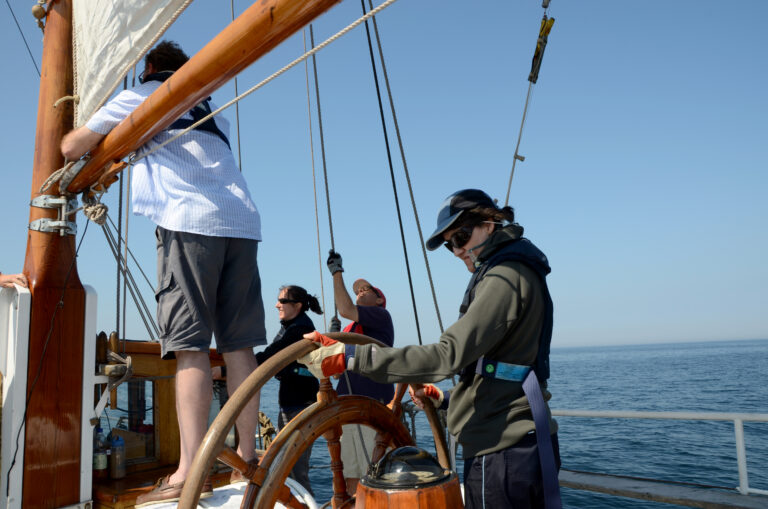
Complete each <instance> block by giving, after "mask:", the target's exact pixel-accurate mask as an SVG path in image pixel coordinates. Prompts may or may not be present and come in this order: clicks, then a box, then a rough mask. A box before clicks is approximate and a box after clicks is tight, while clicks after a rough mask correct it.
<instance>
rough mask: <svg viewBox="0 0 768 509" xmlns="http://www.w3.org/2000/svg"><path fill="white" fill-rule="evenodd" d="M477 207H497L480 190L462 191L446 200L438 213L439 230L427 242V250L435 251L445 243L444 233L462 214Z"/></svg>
mask: <svg viewBox="0 0 768 509" xmlns="http://www.w3.org/2000/svg"><path fill="white" fill-rule="evenodd" d="M477 207H493V208H498V207H496V203H494V201H493V200H492V199H491V197H490V196H488V195H487V194H485V193H484V192H483V191H481V190H479V189H462V190H461V191H456V192H455V193H453V194H452V195H450V196H449V197H448V198H446V199H445V201H444V202H443V204H442V205H441V206H440V212H438V213H437V228H436V229H435V231H434V232H433V233H432V235H430V236H429V239H428V240H427V249H429V250H430V251H434V250H435V249H437V248H438V247H440V246H441V245H442V243H443V233H445V232H446V231H447V230H449V229H450V228H451V227H452V226H454V224H455V223H456V222H457V220H458V219H459V217H460V216H461V214H462V213H463V212H465V211H467V210H472V209H474V208H477Z"/></svg>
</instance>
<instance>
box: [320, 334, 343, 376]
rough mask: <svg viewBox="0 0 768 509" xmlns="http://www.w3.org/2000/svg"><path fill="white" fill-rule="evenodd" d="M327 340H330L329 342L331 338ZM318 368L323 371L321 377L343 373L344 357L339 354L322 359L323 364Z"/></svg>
mask: <svg viewBox="0 0 768 509" xmlns="http://www.w3.org/2000/svg"><path fill="white" fill-rule="evenodd" d="M323 337H325V336H323ZM327 339H330V340H331V341H333V340H332V339H331V338H327ZM333 342H334V343H336V341H333ZM320 367H321V369H322V370H323V375H324V376H325V377H326V378H328V377H330V376H333V375H338V374H341V373H343V372H344V370H346V369H347V366H346V359H345V357H344V354H343V353H339V354H336V355H331V356H330V357H326V358H325V359H323V362H322V363H321V364H320Z"/></svg>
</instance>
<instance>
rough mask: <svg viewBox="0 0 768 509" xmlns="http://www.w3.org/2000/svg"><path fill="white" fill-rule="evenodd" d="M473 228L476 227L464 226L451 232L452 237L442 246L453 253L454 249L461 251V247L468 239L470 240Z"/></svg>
mask: <svg viewBox="0 0 768 509" xmlns="http://www.w3.org/2000/svg"><path fill="white" fill-rule="evenodd" d="M475 226H477V225H474V224H473V225H464V226H462V227H461V228H459V229H458V230H456V231H455V232H453V235H451V237H450V238H449V239H448V241H447V242H445V243H444V244H443V246H445V249H447V250H448V251H450V252H451V253H453V250H454V248H455V249H461V248H462V247H464V246H466V245H467V242H469V239H470V238H472V233H473V232H474V231H475Z"/></svg>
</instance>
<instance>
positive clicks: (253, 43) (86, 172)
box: [67, 0, 339, 193]
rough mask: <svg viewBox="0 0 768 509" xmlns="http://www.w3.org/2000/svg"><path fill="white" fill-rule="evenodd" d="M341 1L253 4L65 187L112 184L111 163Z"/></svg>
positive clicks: (79, 188)
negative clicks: (98, 182)
mask: <svg viewBox="0 0 768 509" xmlns="http://www.w3.org/2000/svg"><path fill="white" fill-rule="evenodd" d="M338 1H339V0H260V1H258V2H255V3H254V4H253V5H252V6H251V7H249V8H248V9H247V10H246V11H245V12H244V13H243V14H241V15H240V16H239V17H238V18H237V19H236V20H235V21H233V22H232V23H231V24H230V25H229V26H228V27H227V28H225V29H224V30H223V31H222V32H221V33H220V34H219V35H218V36H216V37H215V38H214V39H213V40H212V41H211V42H210V43H208V44H207V45H206V46H205V47H204V48H203V49H202V50H200V52H198V53H197V54H196V55H195V56H193V57H192V58H190V59H189V61H188V62H187V63H186V64H184V65H183V66H182V67H181V68H180V69H179V70H178V71H176V72H175V73H174V74H173V76H172V77H171V78H170V79H168V80H167V81H165V82H164V83H163V85H162V86H161V87H160V88H159V89H157V90H156V91H155V92H154V93H153V94H152V95H150V96H149V97H148V98H147V100H146V101H144V103H143V104H142V105H141V106H139V107H138V108H137V109H136V110H134V112H133V113H132V114H131V115H130V116H129V117H128V118H126V119H125V120H123V121H122V122H121V123H120V124H119V125H118V126H117V127H115V129H113V130H112V132H110V133H109V134H108V135H107V136H106V138H104V140H102V142H101V143H100V144H99V145H98V146H97V147H96V148H95V149H94V150H92V151H91V160H90V161H89V162H88V164H87V165H86V166H85V167H84V168H83V169H82V171H81V172H80V174H79V175H78V176H77V177H75V179H74V180H73V181H72V182H71V183H70V184H69V186H68V187H67V191H69V192H74V193H77V192H80V191H83V190H84V189H86V188H88V187H89V186H91V185H92V184H94V183H96V182H97V181H101V182H108V181H109V178H110V177H112V176H113V175H114V174H115V173H117V172H119V171H120V170H121V169H122V168H113V167H112V164H113V163H114V162H117V161H119V160H120V159H122V158H123V157H125V156H127V155H128V154H130V153H131V152H133V151H134V150H136V149H137V148H139V147H141V146H142V145H144V144H145V143H146V142H147V141H149V140H150V139H151V138H152V137H153V136H154V135H155V134H157V133H158V132H160V131H161V130H163V129H164V128H166V127H167V126H168V125H170V124H171V123H173V121H174V120H176V119H177V118H179V117H180V116H181V115H183V114H184V113H185V112H186V111H188V110H190V109H191V108H192V107H193V106H195V105H196V104H197V103H199V102H200V101H202V100H203V99H205V98H206V97H208V96H210V95H211V93H212V92H214V91H215V90H216V89H218V88H219V87H221V86H222V85H224V84H225V83H226V82H228V81H229V80H230V79H232V78H233V77H235V76H236V75H237V74H238V73H239V72H240V71H242V70H243V69H245V68H246V67H248V66H249V65H251V64H252V63H253V62H255V61H256V60H257V59H258V58H259V57H261V56H263V55H264V54H266V53H267V52H269V51H270V50H272V49H273V48H274V47H275V46H277V45H278V44H279V43H280V42H282V41H283V40H285V39H287V38H288V37H289V36H291V35H292V34H293V33H295V32H296V31H297V30H299V29H300V28H301V27H303V26H304V25H306V24H307V23H309V22H310V21H312V20H313V19H314V18H316V17H317V16H319V15H320V14H322V13H323V12H325V11H326V10H328V9H329V8H330V7H331V6H333V5H334V4H335V3H337V2H338Z"/></svg>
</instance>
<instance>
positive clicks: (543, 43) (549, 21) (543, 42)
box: [504, 0, 555, 207]
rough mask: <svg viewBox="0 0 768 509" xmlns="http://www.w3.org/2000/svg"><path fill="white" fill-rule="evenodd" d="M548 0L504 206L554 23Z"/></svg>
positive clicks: (518, 159)
mask: <svg viewBox="0 0 768 509" xmlns="http://www.w3.org/2000/svg"><path fill="white" fill-rule="evenodd" d="M549 2H550V0H543V1H542V3H541V6H542V7H543V8H544V16H543V17H542V18H541V27H540V28H539V36H538V38H537V39H536V50H535V51H534V53H533V60H532V62H531V72H530V73H529V74H528V93H527V94H526V95H525V106H524V107H523V118H522V120H521V121H520V130H519V131H518V134H517V145H516V146H515V153H514V155H513V156H512V169H511V170H510V172H509V182H508V183H507V196H506V198H504V206H505V207H506V206H507V205H509V193H510V190H511V189H512V178H513V177H514V176H515V166H516V165H517V162H518V161H520V162H523V161H525V157H524V156H522V155H520V141H521V140H522V138H523V128H524V127H525V120H526V118H527V117H528V105H529V104H530V102H531V96H532V95H533V86H534V85H535V84H536V82H537V81H538V79H539V70H540V69H541V62H542V60H543V58H544V50H545V49H546V47H547V39H548V37H549V32H550V31H551V30H552V25H554V23H555V18H549V17H547V12H548V10H549Z"/></svg>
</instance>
